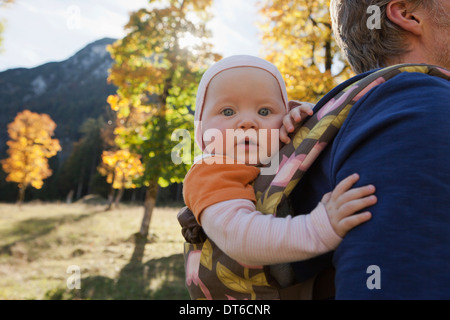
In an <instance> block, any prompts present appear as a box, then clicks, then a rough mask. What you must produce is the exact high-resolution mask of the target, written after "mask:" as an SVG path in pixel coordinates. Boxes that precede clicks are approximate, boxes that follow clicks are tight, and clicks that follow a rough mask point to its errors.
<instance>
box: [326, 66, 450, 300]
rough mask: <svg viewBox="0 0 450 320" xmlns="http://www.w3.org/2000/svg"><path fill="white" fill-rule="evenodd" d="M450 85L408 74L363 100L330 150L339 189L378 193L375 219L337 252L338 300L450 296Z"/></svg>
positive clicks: (438, 80)
mask: <svg viewBox="0 0 450 320" xmlns="http://www.w3.org/2000/svg"><path fill="white" fill-rule="evenodd" d="M449 92H450V85H449V83H448V81H447V82H446V81H444V80H442V79H438V78H435V77H430V76H427V75H423V74H416V73H415V74H402V75H399V76H397V77H396V78H394V79H391V80H389V81H388V82H387V83H385V84H383V85H380V86H379V87H377V88H375V89H374V90H373V91H372V92H370V93H369V94H368V95H367V96H366V97H365V98H363V100H361V101H360V102H358V104H356V105H355V107H354V108H353V110H352V111H351V113H350V115H349V118H348V119H347V120H346V122H345V124H344V126H343V127H342V129H341V131H340V132H339V134H338V136H337V137H336V140H335V142H334V144H333V149H332V151H331V159H332V162H331V168H330V173H331V177H332V179H334V184H336V182H338V181H339V180H341V179H342V178H344V177H346V176H347V175H348V174H351V173H353V172H357V173H359V174H360V176H361V180H360V181H359V184H360V185H364V184H369V183H370V184H373V185H375V186H376V188H377V192H376V195H377V197H378V203H377V204H376V205H375V206H373V207H371V208H369V210H370V211H371V212H372V220H371V221H369V222H368V223H366V224H364V225H361V226H359V227H357V228H355V229H353V230H352V231H350V232H349V233H348V234H347V236H346V237H345V238H344V240H343V242H342V243H341V245H340V246H339V247H338V248H337V250H336V251H335V254H334V258H333V262H334V265H335V267H336V279H335V283H336V298H337V299H442V298H444V299H449V298H450V272H449V271H448V270H450V165H449V164H450V163H449V162H450V161H449V159H450V103H449V100H448V99H449Z"/></svg>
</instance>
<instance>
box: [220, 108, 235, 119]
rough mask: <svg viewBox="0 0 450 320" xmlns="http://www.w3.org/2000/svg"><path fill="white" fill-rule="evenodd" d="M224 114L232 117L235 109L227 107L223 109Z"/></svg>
mask: <svg viewBox="0 0 450 320" xmlns="http://www.w3.org/2000/svg"><path fill="white" fill-rule="evenodd" d="M222 114H223V115H224V116H226V117H231V116H232V115H233V114H234V111H233V109H230V108H227V109H225V110H223V111H222Z"/></svg>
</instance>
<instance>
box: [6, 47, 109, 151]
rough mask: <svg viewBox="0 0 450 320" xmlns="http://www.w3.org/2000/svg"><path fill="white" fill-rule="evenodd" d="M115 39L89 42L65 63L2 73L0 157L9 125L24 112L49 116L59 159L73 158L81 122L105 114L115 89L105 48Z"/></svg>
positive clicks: (47, 64)
mask: <svg viewBox="0 0 450 320" xmlns="http://www.w3.org/2000/svg"><path fill="white" fill-rule="evenodd" d="M114 41H115V40H114V39H110V38H105V39H101V40H98V41H95V42H93V43H90V44H88V45H87V46H86V47H84V48H83V49H81V50H80V51H78V52H77V53H76V54H75V55H73V56H72V57H70V58H69V59H67V60H65V61H61V62H50V63H46V64H44V65H41V66H38V67H35V68H30V69H26V68H18V69H10V70H6V71H4V72H1V73H0V114H1V115H2V116H1V117H0V158H4V155H5V152H6V141H7V139H8V136H7V131H6V127H7V124H8V123H10V122H11V121H12V120H13V119H14V117H15V116H16V114H17V113H18V112H20V111H22V110H24V109H29V110H31V111H33V112H38V113H47V114H49V115H50V117H51V118H52V119H53V120H54V121H55V122H56V124H57V128H56V131H55V136H56V138H58V139H59V140H60V142H61V145H62V147H63V151H62V152H61V153H60V154H59V155H58V157H60V158H62V159H64V158H66V157H67V156H68V155H69V153H70V151H71V148H72V144H73V142H74V141H77V140H78V139H79V138H80V134H79V128H80V126H81V124H82V123H83V122H84V121H85V120H86V119H87V118H96V117H98V116H99V115H101V114H102V113H104V112H105V110H106V109H105V108H107V103H106V98H107V97H108V95H110V94H112V93H114V92H115V90H116V89H115V87H114V86H112V85H110V84H108V83H107V77H108V69H109V68H110V67H111V64H112V59H111V57H110V55H109V53H108V52H107V51H106V46H107V45H108V44H112V43H113V42H114Z"/></svg>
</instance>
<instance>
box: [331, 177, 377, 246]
mask: <svg viewBox="0 0 450 320" xmlns="http://www.w3.org/2000/svg"><path fill="white" fill-rule="evenodd" d="M358 179H359V175H358V174H353V175H351V176H349V177H347V178H346V179H344V180H342V181H341V182H340V183H339V184H338V185H337V186H336V188H335V189H334V190H333V192H329V193H327V194H326V195H324V196H323V198H322V203H323V204H324V205H325V208H326V210H327V213H328V218H329V219H330V223H331V226H332V227H333V229H334V231H335V232H336V234H337V235H339V236H340V237H341V238H343V237H344V236H345V235H346V234H347V232H348V231H350V230H351V229H353V228H354V227H356V226H358V225H360V224H361V223H364V222H366V221H368V220H369V219H370V218H371V216H372V215H371V213H370V212H368V211H366V212H363V213H359V214H355V213H356V212H358V211H360V210H362V209H364V208H366V207H369V206H372V205H374V204H375V203H376V202H377V197H376V196H374V195H373V193H374V192H375V187H374V186H372V185H368V186H365V187H360V188H354V189H350V188H351V187H352V186H353V185H354V184H355V183H356V181H358Z"/></svg>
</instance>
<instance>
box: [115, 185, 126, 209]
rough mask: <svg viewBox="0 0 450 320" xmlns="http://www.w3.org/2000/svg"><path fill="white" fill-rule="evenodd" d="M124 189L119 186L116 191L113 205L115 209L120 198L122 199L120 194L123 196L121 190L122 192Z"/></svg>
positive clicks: (117, 207)
mask: <svg viewBox="0 0 450 320" xmlns="http://www.w3.org/2000/svg"><path fill="white" fill-rule="evenodd" d="M124 191H125V188H124V187H122V188H120V190H119V191H117V194H116V199H115V200H114V207H115V208H116V209H119V203H120V199H122V196H123V192H124Z"/></svg>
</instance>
